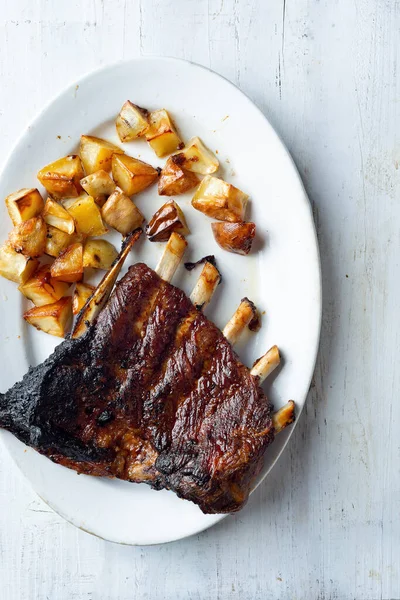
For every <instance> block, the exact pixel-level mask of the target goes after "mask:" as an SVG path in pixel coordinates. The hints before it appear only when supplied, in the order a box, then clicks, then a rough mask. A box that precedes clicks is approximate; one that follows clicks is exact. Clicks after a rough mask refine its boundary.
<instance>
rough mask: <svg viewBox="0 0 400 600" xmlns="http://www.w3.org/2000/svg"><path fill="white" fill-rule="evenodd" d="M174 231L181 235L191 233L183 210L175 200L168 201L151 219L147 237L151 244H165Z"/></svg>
mask: <svg viewBox="0 0 400 600" xmlns="http://www.w3.org/2000/svg"><path fill="white" fill-rule="evenodd" d="M174 231H175V232H176V233H180V234H181V235H187V234H188V233H190V231H189V228H188V226H187V224H186V219H185V215H184V214H183V212H182V210H181V209H180V207H179V206H178V205H177V203H176V202H175V201H174V200H168V202H166V203H165V204H163V205H162V206H161V208H159V209H158V211H157V212H156V213H155V214H154V215H153V216H152V218H151V219H150V222H149V224H148V225H147V227H146V235H147V236H148V238H149V240H150V242H165V241H166V240H168V239H169V237H170V235H171V233H173V232H174Z"/></svg>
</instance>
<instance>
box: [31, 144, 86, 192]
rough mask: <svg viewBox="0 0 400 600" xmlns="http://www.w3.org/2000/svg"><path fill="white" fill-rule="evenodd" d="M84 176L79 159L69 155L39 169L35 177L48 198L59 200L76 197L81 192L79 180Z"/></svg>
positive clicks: (74, 155)
mask: <svg viewBox="0 0 400 600" xmlns="http://www.w3.org/2000/svg"><path fill="white" fill-rule="evenodd" d="M84 175H85V173H84V172H83V167H82V163H81V159H80V158H79V156H77V155H76V154H70V155H69V156H64V158H59V159H58V160H56V161H55V162H53V163H50V164H49V165H47V166H46V167H43V169H40V171H39V173H38V174H37V177H38V179H39V181H40V183H41V184H42V185H43V186H44V187H45V188H46V190H47V191H48V192H49V194H50V196H52V197H53V198H56V199H57V200H59V199H60V198H74V197H76V196H78V195H79V194H80V193H81V190H82V188H81V184H80V180H81V179H82V177H83V176H84Z"/></svg>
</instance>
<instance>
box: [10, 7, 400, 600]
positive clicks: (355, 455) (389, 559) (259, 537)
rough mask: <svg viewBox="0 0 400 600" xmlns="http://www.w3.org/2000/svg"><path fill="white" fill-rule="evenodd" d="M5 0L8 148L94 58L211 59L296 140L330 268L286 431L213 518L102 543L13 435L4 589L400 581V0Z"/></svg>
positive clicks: (30, 594)
mask: <svg viewBox="0 0 400 600" xmlns="http://www.w3.org/2000/svg"><path fill="white" fill-rule="evenodd" d="M0 4H1V8H2V10H1V11H0V82H1V85H0V131H1V137H0V163H4V160H5V158H6V155H7V154H8V152H9V149H10V147H11V145H12V144H13V143H14V140H15V139H16V137H17V136H18V135H19V134H20V133H21V132H22V131H23V130H24V128H25V127H26V125H27V124H28V122H29V121H30V119H31V118H32V117H33V116H34V115H35V114H36V113H37V111H38V110H39V109H41V107H42V106H43V105H44V104H45V103H46V102H47V101H48V100H49V99H50V98H51V97H52V96H54V95H55V94H56V93H57V92H58V91H59V90H60V89H62V88H63V87H64V86H66V85H67V84H68V83H70V82H71V81H72V80H74V79H76V78H78V77H79V76H81V75H82V74H84V73H86V72H88V71H90V70H91V69H93V68H95V67H98V66H100V65H102V64H106V63H109V62H113V61H116V60H119V59H122V58H131V57H134V56H140V55H143V56H149V55H167V56H176V57H180V58H185V59H189V60H193V61H195V62H198V63H201V64H204V65H206V66H209V67H211V68H212V69H214V70H216V71H217V72H219V73H221V74H222V75H224V76H226V77H227V78H228V79H230V80H231V81H233V82H234V83H236V84H237V85H239V86H240V88H241V89H242V90H243V91H245V92H246V93H247V94H248V95H249V96H250V98H252V100H253V101H254V102H255V103H256V104H257V105H258V106H259V107H260V108H261V109H262V110H263V111H264V112H265V114H266V115H267V116H268V117H269V119H270V120H271V122H272V124H273V125H274V126H275V127H276V129H277V131H278V132H279V133H280V134H281V136H282V138H283V139H284V141H285V143H286V144H287V146H288V147H289V149H290V151H291V152H292V155H293V157H294V159H295V161H296V163H297V166H298V168H299V171H300V173H301V175H302V177H303V179H304V182H305V185H306V187H307V190H308V192H309V195H310V198H311V201H312V204H313V208H314V214H315V219H316V223H317V227H318V235H319V241H320V247H321V258H322V268H323V285H324V316H323V329H322V342H321V350H320V355H319V360H318V365H317V369H316V373H315V377H314V381H313V385H312V389H311V391H310V395H309V399H308V404H307V406H306V409H305V411H304V412H303V415H302V417H301V420H300V423H299V425H298V427H297V429H296V432H295V434H294V436H293V437H292V439H291V443H290V444H289V448H288V449H287V450H286V451H285V453H284V455H283V457H282V458H281V460H280V461H279V463H278V465H277V466H276V467H275V469H274V470H273V472H272V474H271V475H270V476H269V477H268V480H267V482H266V483H265V484H264V485H262V486H261V487H260V488H258V490H257V492H256V493H255V494H254V495H253V497H252V498H251V500H250V502H249V505H248V507H247V508H246V509H245V510H244V511H243V512H242V513H240V514H238V515H237V516H235V517H230V518H227V519H226V520H225V521H223V522H222V523H221V524H219V525H218V526H216V527H215V528H214V529H212V530H209V531H207V532H205V533H203V534H201V535H199V536H197V537H195V538H191V539H188V540H185V541H181V542H177V543H174V544H170V545H167V546H158V547H146V548H129V547H122V546H121V547H120V546H117V545H113V544H109V543H107V542H104V541H101V540H99V539H96V538H94V537H91V536H89V535H87V534H85V533H83V532H81V531H79V530H77V529H75V528H73V527H72V526H71V525H69V524H68V523H66V522H64V521H63V520H62V519H61V518H60V517H58V516H57V515H56V514H54V513H53V512H52V511H51V510H50V509H48V508H47V507H46V506H45V505H44V504H43V503H42V502H41V501H40V500H39V498H38V497H37V496H36V495H35V494H34V492H33V491H32V490H31V489H30V488H29V487H28V486H27V485H26V484H25V483H24V481H22V478H21V476H20V475H19V473H18V471H17V469H16V468H15V467H14V465H13V464H12V463H11V461H10V459H9V457H8V456H6V455H5V453H4V452H2V453H1V454H0V589H1V594H0V595H1V598H2V600H19V599H22V600H25V599H26V600H28V599H29V600H42V599H46V598H48V599H50V600H53V599H57V600H64V599H65V600H74V599H76V600H78V599H79V600H89V599H96V600H109V599H118V600H128V599H129V600H130V599H132V598H135V599H136V598H138V599H139V598H140V599H141V600H143V599H146V598H148V599H151V600H158V599H160V600H161V599H165V600H170V599H171V600H172V599H174V600H181V599H182V600H183V599H185V600H186V599H190V600H200V599H206V600H208V599H215V598H217V599H221V600H222V599H224V600H226V599H235V598H238V599H239V598H240V599H241V600H247V599H255V600H269V599H275V598H282V599H296V600H303V599H304V600H309V599H317V598H318V599H321V600H322V599H328V598H329V599H330V598H332V599H336V600H347V599H353V598H354V599H357V600H378V599H390V598H395V599H399V598H400V572H399V571H400V519H399V512H400V511H399V508H400V469H399V463H400V444H399V423H400V402H399V401H398V392H399V388H400V380H399V372H400V371H399V369H398V367H397V349H398V347H399V342H400V320H399V318H398V293H399V285H398V282H399V256H400V235H399V231H400V204H399V201H398V196H399V185H400V182H399V178H400V170H399V163H400V139H399V135H400V134H399V125H400V103H399V97H400V89H399V87H400V80H399V77H398V72H399V67H398V60H399V29H400V3H399V1H398V0H352V1H351V2H350V1H349V0H269V1H268V0H141V1H140V0H131V1H128V0H113V1H111V0H87V1H86V2H78V0H58V2H51V1H50V0H2V2H1V3H0ZM256 133H257V132H254V135H256ZM43 143H45V140H44V141H43ZM267 168H268V165H266V170H267ZM299 293H301V290H300V291H299Z"/></svg>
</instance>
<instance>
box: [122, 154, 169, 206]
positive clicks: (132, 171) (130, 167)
mask: <svg viewBox="0 0 400 600" xmlns="http://www.w3.org/2000/svg"><path fill="white" fill-rule="evenodd" d="M112 174H113V177H114V181H115V183H116V184H117V185H118V187H120V188H121V190H122V191H123V192H125V194H126V195H127V196H133V194H138V193H139V192H142V191H143V190H145V189H146V188H147V187H149V185H151V184H152V183H153V182H154V181H155V180H156V179H157V178H158V171H157V169H154V168H153V167H152V166H151V165H148V164H147V163H145V162H143V161H142V160H139V159H138V158H133V157H132V156H126V154H119V155H117V154H114V156H113V157H112Z"/></svg>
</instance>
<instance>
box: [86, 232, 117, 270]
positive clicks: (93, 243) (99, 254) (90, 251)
mask: <svg viewBox="0 0 400 600" xmlns="http://www.w3.org/2000/svg"><path fill="white" fill-rule="evenodd" d="M117 256H118V252H117V250H116V249H115V247H114V246H113V245H112V244H110V242H107V241H106V240H88V241H87V242H86V244H85V245H84V247H83V268H84V269H85V268H86V267H91V268H92V269H104V270H106V271H107V270H108V269H109V268H110V267H111V265H112V264H113V262H114V260H115V259H116V258H117Z"/></svg>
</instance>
